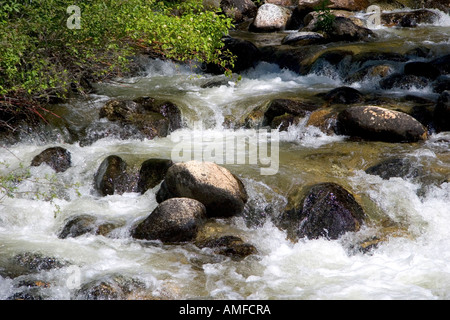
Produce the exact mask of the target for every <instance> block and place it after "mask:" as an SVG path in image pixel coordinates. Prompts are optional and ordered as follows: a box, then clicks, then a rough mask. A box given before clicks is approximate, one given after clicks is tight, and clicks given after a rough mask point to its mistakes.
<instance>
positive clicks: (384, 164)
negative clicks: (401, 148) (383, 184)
mask: <svg viewBox="0 0 450 320" xmlns="http://www.w3.org/2000/svg"><path fill="white" fill-rule="evenodd" d="M365 172H366V173H368V174H371V175H377V176H380V177H381V178H383V179H384V180H389V179H390V178H394V177H399V178H404V179H408V178H417V177H418V176H419V175H420V174H421V173H422V168H421V167H419V166H418V165H417V164H415V163H414V162H413V161H411V160H410V159H408V158H391V159H387V160H383V161H381V162H380V163H377V164H375V165H373V166H371V167H369V168H367V169H366V170H365Z"/></svg>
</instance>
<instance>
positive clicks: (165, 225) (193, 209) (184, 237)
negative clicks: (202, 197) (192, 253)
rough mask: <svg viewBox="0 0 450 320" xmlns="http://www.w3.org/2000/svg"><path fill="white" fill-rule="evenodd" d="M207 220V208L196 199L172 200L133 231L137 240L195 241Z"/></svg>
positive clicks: (160, 205)
mask: <svg viewBox="0 0 450 320" xmlns="http://www.w3.org/2000/svg"><path fill="white" fill-rule="evenodd" d="M205 219H206V208H205V206H204V205H203V204H202V203H201V202H199V201H197V200H194V199H189V198H171V199H168V200H165V201H164V202H162V203H160V204H159V205H158V207H156V209H155V210H153V212H152V213H151V214H150V215H149V216H148V217H147V218H146V219H145V220H143V221H142V222H141V223H139V224H138V225H137V226H136V227H135V228H133V230H132V231H131V235H132V237H133V238H136V239H145V240H160V241H162V242H164V243H178V242H186V241H190V240H192V239H194V238H195V237H196V235H197V232H198V229H199V227H200V226H201V225H202V224H203V223H204V221H205Z"/></svg>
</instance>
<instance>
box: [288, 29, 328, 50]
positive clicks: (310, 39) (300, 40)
mask: <svg viewBox="0 0 450 320" xmlns="http://www.w3.org/2000/svg"><path fill="white" fill-rule="evenodd" d="M324 42H325V37H324V36H323V34H321V33H318V32H309V31H300V32H295V33H290V34H288V35H287V36H286V37H284V38H283V40H282V41H281V43H282V44H287V45H291V46H292V45H295V46H306V45H311V44H321V43H324Z"/></svg>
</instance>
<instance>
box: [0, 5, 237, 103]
mask: <svg viewBox="0 0 450 320" xmlns="http://www.w3.org/2000/svg"><path fill="white" fill-rule="evenodd" d="M179 1H180V2H179ZM179 1H174V2H167V1H166V2H157V0H90V1H81V0H45V1H33V0H0V96H1V97H3V98H4V97H6V96H8V95H9V96H12V95H15V94H17V93H20V94H21V95H27V96H28V97H30V98H31V99H41V98H48V97H49V96H51V95H58V96H64V95H66V94H67V93H68V92H70V89H71V88H74V87H76V88H78V89H80V88H81V86H80V83H81V81H82V78H83V77H86V76H87V75H89V76H91V77H93V78H94V79H96V80H100V79H103V78H107V77H112V76H116V75H121V74H122V73H124V72H127V71H128V70H129V69H127V68H128V67H130V66H131V59H130V58H131V57H132V56H133V55H134V54H136V53H138V52H139V51H142V50H147V51H148V50H152V51H154V52H157V53H158V54H160V55H162V56H164V57H167V58H170V59H176V60H179V61H189V60H198V61H200V62H208V63H211V62H212V63H217V64H220V65H226V64H227V62H229V61H225V60H231V61H232V57H231V56H227V55H224V53H223V52H221V48H222V47H223V42H222V40H221V39H222V37H223V35H224V34H226V33H227V32H228V30H229V28H230V27H231V26H232V25H231V19H229V18H227V17H225V16H224V15H221V14H220V13H219V12H216V11H210V10H205V9H204V8H203V6H202V5H201V2H200V0H186V1H182V0H179ZM70 5H76V6H78V7H79V8H80V9H81V28H80V29H69V28H68V27H67V25H66V24H67V19H68V18H69V16H70V14H68V13H67V8H68V7H69V6H70ZM224 57H225V58H224ZM228 65H229V64H228ZM0 108H1V105H0Z"/></svg>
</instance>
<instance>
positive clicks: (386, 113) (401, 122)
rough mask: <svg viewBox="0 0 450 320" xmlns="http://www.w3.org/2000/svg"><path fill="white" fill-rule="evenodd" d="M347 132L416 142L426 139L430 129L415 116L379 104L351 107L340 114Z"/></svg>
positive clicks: (357, 135)
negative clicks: (378, 105)
mask: <svg viewBox="0 0 450 320" xmlns="http://www.w3.org/2000/svg"><path fill="white" fill-rule="evenodd" d="M338 127H339V131H340V132H341V133H342V134H344V135H349V136H352V137H359V138H362V139H366V140H374V141H385V142H417V141H420V140H425V139H427V129H426V128H425V127H424V126H423V125H422V124H421V123H420V122H419V121H417V120H416V119H414V118H413V117H412V116H410V115H408V114H406V113H404V112H399V111H393V110H388V109H385V108H381V107H377V106H356V107H350V108H347V109H345V110H343V111H341V112H340V113H339V114H338Z"/></svg>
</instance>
